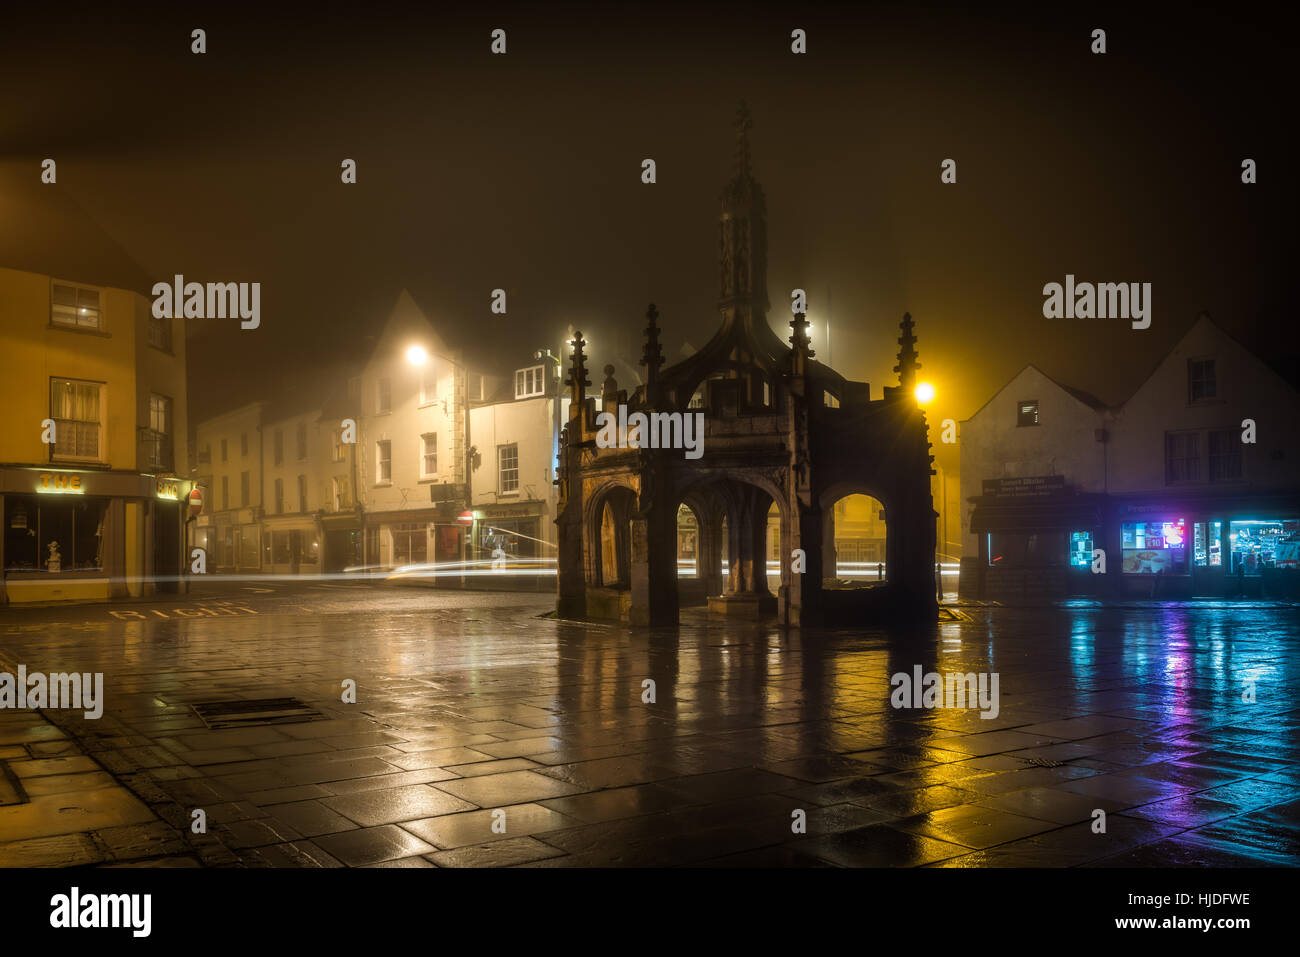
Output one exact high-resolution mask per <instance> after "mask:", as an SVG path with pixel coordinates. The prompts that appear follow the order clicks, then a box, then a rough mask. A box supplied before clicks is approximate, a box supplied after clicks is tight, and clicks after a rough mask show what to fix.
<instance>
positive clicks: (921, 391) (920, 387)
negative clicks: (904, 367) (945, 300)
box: [913, 382, 934, 405]
mask: <svg viewBox="0 0 1300 957" xmlns="http://www.w3.org/2000/svg"><path fill="white" fill-rule="evenodd" d="M913 395H915V396H916V401H917V402H919V403H921V405H925V404H926V403H927V402H930V401H932V400H933V399H934V386H932V385H931V384H930V383H928V382H918V383H917V384H916V390H915V391H914V392H913Z"/></svg>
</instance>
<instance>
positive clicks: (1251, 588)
mask: <svg viewBox="0 0 1300 957" xmlns="http://www.w3.org/2000/svg"><path fill="white" fill-rule="evenodd" d="M1114 526H1115V528H1116V530H1117V532H1118V541H1117V543H1116V544H1117V546H1118V547H1119V549H1120V556H1121V568H1120V577H1119V588H1118V595H1119V597H1128V598H1134V597H1144V598H1170V599H1175V598H1187V597H1215V598H1230V597H1245V598H1289V597H1297V596H1300V502H1297V501H1296V500H1295V499H1294V498H1289V497H1280V496H1239V497H1231V496H1225V497H1221V498H1216V499H1208V498H1184V499H1177V500H1165V501H1151V500H1147V501H1138V502H1128V503H1121V504H1119V505H1118V506H1117V508H1116V510H1115V520H1114Z"/></svg>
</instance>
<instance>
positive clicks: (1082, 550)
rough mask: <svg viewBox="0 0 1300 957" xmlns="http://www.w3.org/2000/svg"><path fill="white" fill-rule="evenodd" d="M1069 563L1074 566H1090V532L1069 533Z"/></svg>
mask: <svg viewBox="0 0 1300 957" xmlns="http://www.w3.org/2000/svg"><path fill="white" fill-rule="evenodd" d="M1070 564H1071V565H1072V566H1074V567H1075V568H1091V567H1092V532H1071V533H1070Z"/></svg>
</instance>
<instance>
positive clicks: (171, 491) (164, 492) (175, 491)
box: [154, 478, 181, 502]
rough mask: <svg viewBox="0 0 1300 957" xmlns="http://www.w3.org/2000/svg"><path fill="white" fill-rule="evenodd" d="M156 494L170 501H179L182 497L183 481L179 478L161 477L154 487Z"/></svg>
mask: <svg viewBox="0 0 1300 957" xmlns="http://www.w3.org/2000/svg"><path fill="white" fill-rule="evenodd" d="M154 494H155V495H157V496H158V497H159V498H165V499H167V500H168V501H169V502H179V501H180V498H181V483H180V480H179V479H169V478H160V479H158V481H157V484H156V485H155V487H154Z"/></svg>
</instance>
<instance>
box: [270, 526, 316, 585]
mask: <svg viewBox="0 0 1300 957" xmlns="http://www.w3.org/2000/svg"><path fill="white" fill-rule="evenodd" d="M262 571H264V572H267V573H270V574H273V575H317V574H319V573H320V571H321V530H320V528H319V526H318V525H317V524H316V520H315V518H314V517H313V516H310V515H306V516H304V515H293V516H273V517H269V518H266V519H263V521H262Z"/></svg>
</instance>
